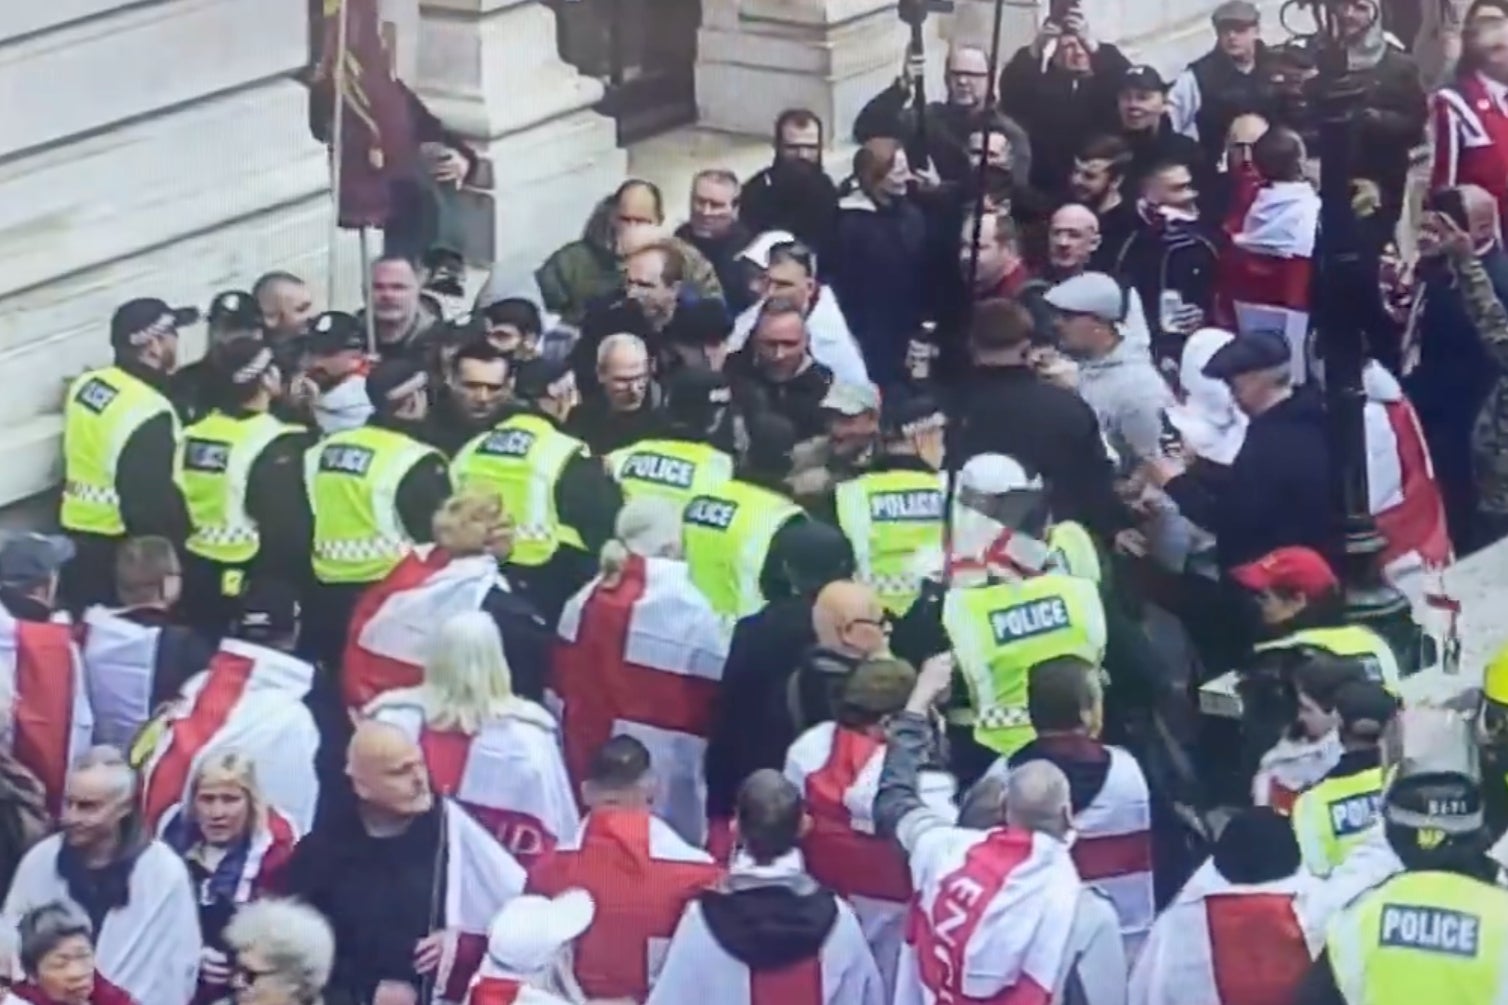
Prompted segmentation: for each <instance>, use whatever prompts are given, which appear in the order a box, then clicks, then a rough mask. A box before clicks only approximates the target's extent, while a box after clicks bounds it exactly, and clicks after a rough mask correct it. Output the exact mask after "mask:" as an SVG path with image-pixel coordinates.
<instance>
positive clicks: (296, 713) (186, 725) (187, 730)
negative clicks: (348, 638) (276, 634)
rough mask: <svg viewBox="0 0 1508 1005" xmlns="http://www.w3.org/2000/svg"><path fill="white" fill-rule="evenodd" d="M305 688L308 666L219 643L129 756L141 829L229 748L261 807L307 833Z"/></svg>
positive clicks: (313, 783) (310, 808) (315, 741)
mask: <svg viewBox="0 0 1508 1005" xmlns="http://www.w3.org/2000/svg"><path fill="white" fill-rule="evenodd" d="M313 683H314V668H313V667H312V666H310V665H309V664H308V663H305V662H304V661H303V660H299V659H295V658H293V657H292V656H289V655H287V654H286V653H281V652H278V651H277V650H274V649H268V648H266V647H264V646H257V645H252V644H251V643H249V642H242V641H240V640H238V639H226V640H224V641H223V642H221V643H220V651H219V652H217V653H215V655H214V657H213V658H212V659H211V660H210V665H209V669H208V670H206V671H204V672H203V673H200V674H197V675H195V676H194V677H192V678H190V680H189V682H188V683H187V684H185V685H184V686H183V692H182V695H181V697H180V699H179V700H178V701H177V702H175V703H174V705H173V706H172V707H170V708H168V709H167V710H166V711H165V712H164V713H163V715H162V716H160V717H159V719H158V720H156V722H154V724H153V725H152V726H149V727H148V730H147V732H146V733H144V734H143V737H142V740H141V741H140V742H139V745H138V748H137V750H135V751H133V761H135V762H136V763H137V764H138V765H139V766H140V771H141V778H142V804H143V807H144V813H145V819H146V821H147V825H148V826H149V827H152V828H154V829H155V828H156V827H158V826H159V824H160V822H161V820H162V818H163V817H164V816H165V815H166V814H167V813H169V812H170V811H171V810H173V809H174V808H175V807H176V806H177V805H178V804H179V803H180V802H182V800H183V799H184V797H185V796H186V795H187V794H188V786H189V782H190V781H191V780H192V779H193V776H194V771H195V769H196V768H197V767H198V766H199V764H200V763H201V762H202V761H203V760H204V759H205V758H206V757H208V756H210V755H211V754H215V753H219V752H222V751H227V750H234V751H238V752H239V753H241V754H243V755H245V756H247V757H249V758H251V760H252V761H253V763H255V765H256V769H257V778H258V780H259V781H260V782H261V784H262V791H263V794H264V795H265V796H266V797H267V801H268V803H270V804H271V805H273V806H276V807H277V808H278V810H279V812H281V813H283V814H284V815H286V816H287V817H288V819H289V820H290V821H292V822H293V824H294V825H295V826H296V827H297V828H298V829H299V831H300V832H302V833H307V832H308V830H309V828H310V827H311V826H312V825H313V823H314V808H315V804H316V803H317V802H318V800H319V779H318V777H317V776H316V774H315V771H314V759H315V755H316V754H317V753H318V751H319V730H318V729H317V728H316V727H315V725H314V717H313V715H311V714H310V712H309V709H308V707H307V706H306V705H305V704H304V696H305V695H307V694H308V693H309V688H310V687H311V686H312V685H313Z"/></svg>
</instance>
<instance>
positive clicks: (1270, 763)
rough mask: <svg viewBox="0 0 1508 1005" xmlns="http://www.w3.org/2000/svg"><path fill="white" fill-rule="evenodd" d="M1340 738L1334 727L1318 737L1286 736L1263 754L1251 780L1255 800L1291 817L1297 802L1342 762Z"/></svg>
mask: <svg viewBox="0 0 1508 1005" xmlns="http://www.w3.org/2000/svg"><path fill="white" fill-rule="evenodd" d="M1340 755H1341V748H1340V739H1339V737H1337V736H1336V735H1335V731H1334V730H1331V731H1330V732H1328V733H1326V734H1325V735H1324V736H1322V737H1321V738H1320V739H1318V740H1293V739H1289V738H1288V737H1286V736H1285V737H1283V738H1282V739H1280V740H1278V742H1277V743H1275V744H1273V745H1272V748H1271V749H1269V750H1268V751H1267V753H1265V754H1263V755H1262V760H1261V763H1260V764H1258V766H1257V773H1256V774H1255V775H1254V776H1253V777H1252V780H1251V801H1252V804H1253V805H1255V806H1271V807H1272V808H1273V809H1274V810H1277V811H1278V812H1279V813H1281V814H1283V815H1284V816H1287V815H1288V814H1289V813H1291V812H1293V804H1294V803H1295V802H1296V801H1297V800H1298V798H1299V796H1301V795H1303V794H1304V792H1306V791H1307V790H1308V789H1310V788H1311V787H1312V786H1314V785H1317V784H1318V783H1319V781H1320V779H1322V778H1324V777H1325V776H1326V775H1327V774H1329V773H1330V769H1331V768H1333V767H1335V765H1336V763H1337V762H1339V761H1340Z"/></svg>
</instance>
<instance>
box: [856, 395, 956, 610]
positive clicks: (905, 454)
mask: <svg viewBox="0 0 1508 1005" xmlns="http://www.w3.org/2000/svg"><path fill="white" fill-rule="evenodd" d="M944 426H945V420H944V417H943V413H942V410H941V409H940V408H939V407H938V405H937V403H936V401H934V400H933V399H932V398H930V397H928V396H924V395H916V394H908V393H906V392H904V391H900V390H897V391H896V392H893V393H891V394H887V395H886V396H885V398H884V400H883V401H882V402H881V405H880V437H881V443H880V456H879V457H878V458H877V459H876V460H875V462H874V464H873V466H872V468H871V470H870V471H869V472H867V473H865V474H862V475H859V476H858V477H857V478H851V479H849V480H848V481H845V482H842V483H840V484H839V485H838V488H837V492H836V494H835V497H834V500H835V505H836V510H837V522H838V526H839V527H841V528H842V529H843V534H844V536H846V537H847V538H848V540H849V542H850V543H851V544H852V545H853V550H854V559H855V564H856V565H857V566H858V579H859V580H860V581H861V582H864V583H868V584H869V585H870V586H872V587H873V588H874V590H875V592H876V593H878V594H879V597H880V603H882V604H884V605H885V609H886V610H888V611H890V612H891V613H892V614H894V615H897V616H899V615H902V614H905V613H906V611H908V610H910V609H911V605H912V604H914V603H916V598H917V596H918V594H919V593H920V590H921V579H922V575H921V573H922V570H920V569H919V568H918V566H917V559H916V556H917V554H918V552H921V551H924V550H925V549H927V548H929V547H931V546H932V545H934V544H936V543H937V542H938V541H941V540H942V532H943V505H944V496H945V479H944V477H943V476H942V475H940V474H939V473H938V471H939V469H940V468H941V467H942V462H943V430H944Z"/></svg>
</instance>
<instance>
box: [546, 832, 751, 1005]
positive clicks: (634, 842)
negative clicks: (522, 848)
mask: <svg viewBox="0 0 1508 1005" xmlns="http://www.w3.org/2000/svg"><path fill="white" fill-rule="evenodd" d="M721 874H722V870H721V869H720V868H719V867H718V866H717V865H716V864H715V863H714V862H713V861H712V857H711V856H710V855H708V854H707V853H706V852H704V851H702V850H701V849H699V848H693V847H692V846H691V845H689V844H687V843H686V842H685V841H683V840H682V839H681V837H680V836H679V835H678V834H676V832H675V831H673V830H671V828H670V825H669V824H667V823H665V821H663V820H661V819H660V818H659V817H656V816H654V815H653V814H651V813H648V812H644V811H636V810H625V809H611V808H604V809H599V810H593V811H592V812H591V813H589V814H587V818H586V820H584V821H583V822H582V824H581V827H580V829H579V830H578V831H577V832H576V833H575V834H573V835H571V836H570V837H568V838H566V839H564V840H562V841H561V843H560V844H559V845H558V846H557V847H556V848H555V850H554V851H553V852H552V853H551V854H549V855H546V856H544V857H543V858H541V859H540V860H539V861H538V862H536V863H535V864H534V866H533V868H531V869H530V870H529V889H530V891H532V892H536V893H541V894H544V895H545V896H547V897H556V896H559V895H560V894H562V893H564V892H565V891H567V890H571V889H581V890H585V891H586V892H587V893H590V894H591V895H592V900H593V901H594V902H595V903H596V905H597V920H596V922H595V923H594V924H593V925H592V927H591V928H588V929H587V930H586V934H584V935H583V936H582V937H581V938H580V939H578V940H577V942H576V954H575V959H574V969H575V973H576V981H577V983H579V984H580V985H581V990H582V991H584V992H585V993H586V995H587V997H589V998H592V999H623V998H626V999H630V1000H632V1001H643V1000H644V999H645V997H646V996H647V995H648V994H649V991H650V988H652V987H653V986H654V983H655V980H656V978H658V977H659V973H660V967H661V965H662V964H663V963H664V962H665V953H666V951H667V950H668V949H669V947H670V937H671V935H672V934H674V932H675V926H676V923H677V922H678V921H679V920H680V918H681V915H682V914H683V913H684V912H685V910H686V905H687V904H688V903H690V901H691V898H693V897H695V896H696V895H697V894H698V893H700V892H701V891H702V890H705V889H707V888H708V887H710V886H712V884H713V883H715V882H717V879H718V877H719V876H720V875H721Z"/></svg>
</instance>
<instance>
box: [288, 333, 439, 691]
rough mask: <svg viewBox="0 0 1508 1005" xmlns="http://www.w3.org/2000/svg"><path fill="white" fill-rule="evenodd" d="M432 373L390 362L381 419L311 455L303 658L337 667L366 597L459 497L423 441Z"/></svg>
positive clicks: (380, 376)
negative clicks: (309, 575) (309, 576)
mask: <svg viewBox="0 0 1508 1005" xmlns="http://www.w3.org/2000/svg"><path fill="white" fill-rule="evenodd" d="M428 383H429V378H428V376H427V374H426V373H425V370H424V366H423V364H422V363H420V362H417V361H414V360H409V359H406V358H401V357H400V358H397V359H392V360H384V361H383V362H381V363H379V364H377V365H376V366H375V367H373V368H372V371H371V373H370V374H368V376H367V378H366V392H367V398H368V400H369V401H370V402H371V405H372V409H373V411H372V415H371V418H369V419H368V420H367V422H366V424H365V425H363V426H360V427H358V428H356V429H350V430H346V431H344V432H339V433H336V434H335V435H333V436H331V437H329V438H328V439H326V440H325V441H324V442H322V443H320V444H317V445H316V446H314V447H313V448H311V449H310V450H309V451H308V452H307V453H306V454H305V455H304V479H305V484H306V485H307V487H308V489H307V491H308V495H309V505H310V507H311V509H312V510H313V512H314V533H313V548H312V551H313V573H314V583H313V585H312V586H311V588H310V590H309V597H308V599H309V603H308V605H307V607H308V610H307V612H306V613H307V617H306V618H305V620H304V623H303V625H302V628H303V635H302V638H301V639H300V643H299V648H300V650H301V652H302V654H303V655H305V656H306V658H309V659H317V660H324V661H325V662H326V664H327V665H328V666H334V665H335V663H336V661H337V660H338V659H339V656H340V652H341V649H342V647H343V645H344V643H345V632H346V626H347V624H348V623H349V622H350V620H351V611H352V610H353V608H354V607H355V606H356V601H357V599H358V598H359V597H360V595H361V592H362V591H363V590H364V589H366V588H367V587H368V586H369V585H371V584H372V583H375V582H377V581H378V580H380V579H382V578H383V577H384V576H386V575H387V574H388V573H389V572H391V571H392V570H393V567H394V566H396V565H397V564H398V563H399V562H400V561H402V560H403V556H404V555H405V554H407V553H408V551H409V550H410V549H411V548H412V547H413V546H414V544H416V543H419V542H427V541H430V540H433V535H434V531H433V527H432V526H431V522H432V520H433V519H434V515H435V511H436V510H438V509H439V508H440V505H441V504H442V503H444V502H445V500H446V499H447V498H448V497H449V496H450V492H451V488H450V476H449V474H448V473H447V471H446V467H445V458H444V456H443V455H442V454H441V453H440V452H439V451H438V450H436V449H434V448H433V447H431V446H429V445H428V444H426V443H424V442H422V441H421V440H419V439H418V437H417V432H418V430H419V429H421V428H422V424H423V422H424V417H425V415H426V414H428V411H429V397H428Z"/></svg>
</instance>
